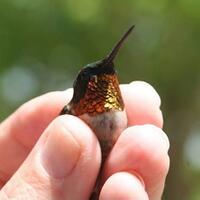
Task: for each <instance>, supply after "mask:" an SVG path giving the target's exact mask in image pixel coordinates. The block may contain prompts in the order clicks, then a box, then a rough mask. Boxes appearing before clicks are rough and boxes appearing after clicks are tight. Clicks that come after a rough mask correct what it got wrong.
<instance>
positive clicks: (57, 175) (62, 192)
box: [0, 115, 100, 200]
mask: <svg viewBox="0 0 200 200" xmlns="http://www.w3.org/2000/svg"><path fill="white" fill-rule="evenodd" d="M99 165H100V148H99V145H98V142H97V139H96V137H95V136H94V134H93V133H92V131H91V129H90V128H89V127H88V126H87V125H86V124H85V123H83V122H82V121H81V120H80V119H78V118H76V117H73V116H70V115H65V116H60V117H58V118H57V119H56V120H54V121H53V122H52V123H51V124H50V125H49V127H48V128H47V129H46V130H45V131H44V133H43V134H42V136H41V138H40V139H39V141H38V143H37V144H36V146H35V147H34V148H33V150H32V151H31V153H30V155H29V156H28V158H27V159H26V160H25V162H24V163H23V164H22V166H21V167H20V168H19V170H18V171H17V172H16V173H15V174H14V175H13V177H12V178H11V179H10V180H9V181H8V182H7V184H6V185H5V186H4V187H3V188H2V190H1V193H0V199H1V197H2V196H3V195H4V196H5V194H6V196H8V197H9V198H11V197H12V198H18V199H30V200H31V199H54V200H57V199H58V200H60V199H63V200H65V199H73V200H79V199H83V200H86V199H88V198H89V195H90V193H91V190H92V188H93V185H94V183H95V179H96V176H97V173H98V170H99ZM1 195H2V196H1Z"/></svg>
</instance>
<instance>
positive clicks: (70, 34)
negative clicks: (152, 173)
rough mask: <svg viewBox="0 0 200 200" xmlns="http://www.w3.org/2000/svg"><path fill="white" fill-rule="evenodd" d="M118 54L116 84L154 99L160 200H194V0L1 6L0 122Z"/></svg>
mask: <svg viewBox="0 0 200 200" xmlns="http://www.w3.org/2000/svg"><path fill="white" fill-rule="evenodd" d="M132 24H135V25H136V27H135V33H134V36H133V35H131V36H130V38H129V39H128V42H127V43H126V44H125V45H124V47H123V49H122V50H121V51H120V54H119V56H118V58H117V59H116V66H117V69H118V72H119V76H120V79H121V82H123V83H128V82H130V81H132V80H144V81H147V82H149V83H150V84H152V85H153V86H154V87H155V88H156V90H157V91H158V92H159V94H160V96H161V98H162V105H161V109H162V110H163V113H164V118H165V126H164V129H165V131H166V132H167V133H168V136H169V138H170V142H171V149H170V157H171V168H170V173H169V175H168V179H167V183H166V188H165V193H164V198H163V199H166V200H175V199H176V200H199V199H200V190H199V188H200V181H199V180H200V122H199V121H200V75H199V74H200V64H199V63H200V58H199V57H200V56H199V51H200V1H199V0H192V1H191V0H174V1H171V0H153V1H148V0H139V1H133V0H124V1H119V0H116V1H113V0H111V1H106V0H96V1H93V0H82V1H77V0H65V1H64V0H57V1H56V0H34V1H28V0H15V1H11V0H1V1H0V105H1V107H0V120H1V121H2V120H3V119H4V118H6V117H7V116H8V115H9V114H10V113H12V112H13V111H14V110H15V109H16V108H17V107H18V106H19V105H21V104H22V103H24V102H26V101H27V100H29V99H31V98H33V97H35V96H37V95H40V94H42V93H46V92H48V91H51V90H62V89H65V88H67V87H70V86H71V85H72V81H73V79H74V77H75V75H76V73H77V71H78V70H79V69H80V68H81V66H83V65H85V64H87V63H90V62H92V61H96V60H98V59H100V58H102V57H103V56H105V55H106V54H107V53H108V52H109V51H110V49H111V48H112V47H113V45H114V44H115V42H116V41H117V40H118V39H119V37H120V36H121V34H122V33H123V32H124V31H125V30H126V29H127V28H128V27H129V26H130V25H132Z"/></svg>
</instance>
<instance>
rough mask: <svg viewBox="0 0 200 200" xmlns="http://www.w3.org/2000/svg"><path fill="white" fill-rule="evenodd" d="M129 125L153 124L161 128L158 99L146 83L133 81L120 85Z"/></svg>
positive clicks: (161, 120)
mask: <svg viewBox="0 0 200 200" xmlns="http://www.w3.org/2000/svg"><path fill="white" fill-rule="evenodd" d="M121 91H122V95H123V99H124V102H125V107H126V112H127V116H128V123H129V125H130V126H131V125H143V124H153V125H155V126H157V127H160V128H162V126H163V118H162V112H161V111H160V104H161V101H160V97H159V95H158V94H157V92H156V91H155V89H154V88H153V87H152V86H151V85H149V84H148V83H146V82H142V81H134V82H132V83H130V84H125V85H121Z"/></svg>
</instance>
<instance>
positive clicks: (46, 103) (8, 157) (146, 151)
mask: <svg viewBox="0 0 200 200" xmlns="http://www.w3.org/2000/svg"><path fill="white" fill-rule="evenodd" d="M120 87H121V91H122V96H123V99H124V102H125V108H126V113H127V117H128V128H127V129H126V130H124V131H123V132H122V133H121V135H120V137H119V138H118V140H117V142H116V144H115V146H114V147H113V149H112V151H111V153H110V155H109V157H108V158H107V160H106V162H105V165H104V169H103V182H104V184H103V187H102V190H101V193H100V200H108V199H109V200H112V199H113V200H123V199H126V200H147V199H149V200H160V199H161V196H162V193H163V189H164V184H165V178H166V175H167V172H168V169H169V157H168V149H169V141H168V138H167V136H166V134H165V133H164V132H163V131H162V126H163V118H162V113H161V111H160V97H159V96H158V94H157V93H156V91H155V90H154V89H153V88H152V87H151V86H150V85H149V84H147V83H145V82H141V81H135V82H132V83H130V84H125V85H121V86H120ZM71 97H72V90H71V89H69V90H67V91H62V92H51V93H48V94H45V95H42V96H40V97H37V98H35V99H33V100H31V101H29V102H27V103H25V104H24V105H22V106H21V107H20V108H19V109H18V110H17V111H15V112H14V113H13V114H12V115H11V116H9V117H8V118H7V119H6V120H5V121H3V122H2V123H1V124H0V188H1V190H0V199H1V200H4V199H5V200H7V199H28V200H33V199H40V200H43V199H45V200H46V199H53V200H60V199H62V200H65V199H66V200H80V199H81V200H87V199H89V196H90V193H91V192H92V189H93V186H94V184H95V179H96V177H97V175H98V171H99V168H100V162H101V154H100V146H99V143H98V141H97V138H96V136H95V134H94V133H93V132H92V130H91V129H90V128H89V127H88V126H87V125H86V124H85V123H84V122H83V121H81V120H80V119H79V118H78V117H75V116H71V115H63V116H58V113H59V112H60V110H61V109H62V108H63V106H64V105H66V103H67V102H69V101H70V99H71Z"/></svg>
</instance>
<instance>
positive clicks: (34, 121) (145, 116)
mask: <svg viewBox="0 0 200 200" xmlns="http://www.w3.org/2000/svg"><path fill="white" fill-rule="evenodd" d="M131 85H133V87H132V86H131ZM134 85H135V86H134ZM122 94H123V98H124V101H125V104H126V110H127V114H128V118H129V125H133V124H145V123H152V124H155V125H157V126H161V125H162V114H161V112H160V110H159V97H158V95H157V93H156V92H155V91H154V90H153V89H152V87H151V86H149V85H148V84H147V83H144V82H133V83H132V84H129V85H122ZM140 94H141V95H140ZM142 95H144V98H143V100H141V99H142ZM152 96H155V98H152ZM71 97H72V90H67V92H66V91H64V92H51V93H49V94H45V95H43V96H41V97H37V98H35V99H33V100H31V101H29V102H27V103H26V104H24V105H23V106H21V107H20V108H19V109H18V110H17V111H16V112H15V113H14V114H13V115H11V116H10V117H9V118H8V119H7V120H5V121H4V122H3V123H2V124H0V163H1V165H0V184H1V183H4V182H6V181H7V180H8V179H9V178H10V176H11V175H12V174H13V173H14V172H15V171H16V170H17V168H18V167H19V165H20V164H21V163H22V162H23V161H24V159H25V158H26V156H27V155H28V153H29V152H30V150H31V149H32V147H33V146H34V144H35V143H36V141H37V140H38V138H39V136H40V135H41V133H42V132H43V130H44V129H45V128H46V126H47V125H48V124H49V123H50V122H51V121H52V120H53V119H54V118H55V117H56V116H57V115H58V113H59V112H60V110H61V109H62V108H63V106H64V105H66V104H67V103H68V102H69V101H70V99H71ZM141 102H143V104H144V105H142V103H141ZM148 102H150V103H148ZM155 102H157V103H155ZM146 105H154V106H152V109H150V108H149V107H148V106H146ZM145 109H146V110H145ZM156 113H158V114H156ZM156 116H157V117H156ZM13 158H15V159H13Z"/></svg>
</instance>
